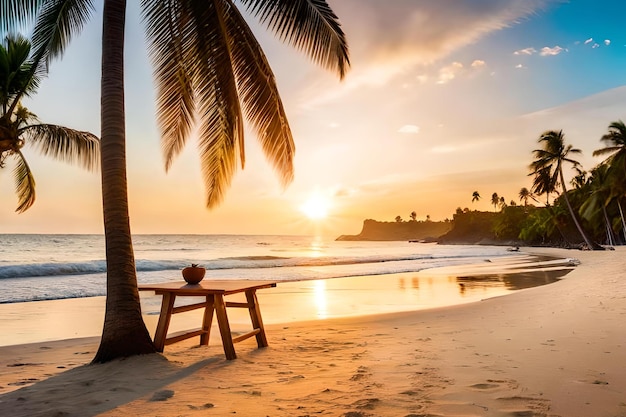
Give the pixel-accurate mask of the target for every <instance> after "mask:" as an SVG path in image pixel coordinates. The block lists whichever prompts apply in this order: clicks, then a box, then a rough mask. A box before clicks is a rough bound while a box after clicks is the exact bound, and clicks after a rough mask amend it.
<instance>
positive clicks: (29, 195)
mask: <svg viewBox="0 0 626 417" xmlns="http://www.w3.org/2000/svg"><path fill="white" fill-rule="evenodd" d="M13 156H15V158H16V159H17V163H16V165H15V168H14V169H13V179H14V181H15V191H16V192H17V199H18V206H17V209H15V211H16V212H18V213H23V212H25V211H26V210H28V209H29V208H30V207H31V206H32V205H33V204H34V203H35V178H34V177H33V173H32V172H31V170H30V167H29V166H28V163H27V162H26V159H24V155H23V154H22V152H21V151H19V150H17V151H14V153H13Z"/></svg>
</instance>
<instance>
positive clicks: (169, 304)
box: [154, 292, 176, 352]
mask: <svg viewBox="0 0 626 417" xmlns="http://www.w3.org/2000/svg"><path fill="white" fill-rule="evenodd" d="M175 300H176V295H174V294H172V293H169V292H166V293H163V301H162V302H161V314H160V315H159V323H158V324H157V328H156V332H155V333H154V345H155V347H156V349H157V352H163V349H164V348H165V339H166V337H167V329H168V328H169V327H170V319H171V318H172V310H173V309H174V301H175Z"/></svg>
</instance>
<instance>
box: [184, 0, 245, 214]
mask: <svg viewBox="0 0 626 417" xmlns="http://www.w3.org/2000/svg"><path fill="white" fill-rule="evenodd" d="M209 4H210V5H211V6H210V7H209V8H211V9H213V10H207V11H205V10H206V9H207V7H206V6H204V4H202V5H196V4H194V5H193V7H192V8H191V11H192V15H193V16H194V18H195V19H194V21H193V24H194V25H195V26H196V30H198V29H201V28H206V27H212V28H214V29H215V30H214V31H212V32H211V33H210V36H208V37H204V38H203V37H196V38H195V39H194V41H195V42H194V45H193V47H192V48H190V49H191V50H190V52H191V54H193V56H196V57H197V58H196V60H197V61H196V67H197V68H198V72H197V73H196V74H195V77H194V81H195V85H196V90H197V94H198V110H199V113H200V138H199V144H198V146H199V149H200V162H201V169H202V174H203V177H204V181H205V185H206V189H207V207H209V208H213V207H216V206H217V205H218V204H219V203H220V202H221V201H222V200H223V198H224V195H225V192H226V189H227V188H228V187H229V186H230V183H231V181H232V178H233V175H234V173H235V169H236V168H237V159H239V161H240V163H241V166H242V167H243V165H244V163H245V154H244V129H243V116H242V113H241V106H240V102H239V94H238V91H237V85H236V81H235V75H234V69H233V63H232V58H231V51H230V47H231V42H230V39H229V38H228V37H229V33H228V29H227V27H226V25H227V24H228V22H227V21H226V19H225V17H224V13H225V12H226V11H225V9H224V7H225V6H224V3H223V2H222V0H212V1H210V2H209ZM226 7H228V6H226ZM198 58H199V59H198ZM188 59H192V57H191V56H189V57H188Z"/></svg>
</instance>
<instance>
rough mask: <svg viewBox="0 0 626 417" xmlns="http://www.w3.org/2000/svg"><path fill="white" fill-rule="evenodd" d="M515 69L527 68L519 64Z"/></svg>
mask: <svg viewBox="0 0 626 417" xmlns="http://www.w3.org/2000/svg"><path fill="white" fill-rule="evenodd" d="M515 68H517V69H521V68H526V67H525V66H523V65H522V64H517V65H516V66H515Z"/></svg>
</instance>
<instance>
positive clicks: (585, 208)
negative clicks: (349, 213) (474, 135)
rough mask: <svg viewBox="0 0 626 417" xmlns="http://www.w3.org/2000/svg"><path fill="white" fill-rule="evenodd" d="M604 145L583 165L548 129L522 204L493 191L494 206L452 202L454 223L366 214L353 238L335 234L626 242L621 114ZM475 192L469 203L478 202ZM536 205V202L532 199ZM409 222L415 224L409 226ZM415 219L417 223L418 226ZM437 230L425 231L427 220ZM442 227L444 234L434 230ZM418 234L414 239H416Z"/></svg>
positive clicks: (625, 128) (582, 244)
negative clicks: (567, 168) (591, 163)
mask: <svg viewBox="0 0 626 417" xmlns="http://www.w3.org/2000/svg"><path fill="white" fill-rule="evenodd" d="M600 140H601V141H602V142H603V143H604V144H605V145H606V146H605V147H604V148H601V149H598V150H596V151H594V153H593V155H594V156H600V155H603V156H606V159H605V160H604V161H602V162H601V163H600V164H598V165H597V166H596V167H594V168H592V169H591V170H590V171H589V172H587V171H584V170H583V169H582V167H581V165H580V163H579V162H578V161H576V160H575V159H573V158H572V155H578V154H580V153H581V151H580V150H579V149H576V148H574V147H573V146H572V145H569V144H567V143H566V142H565V136H564V134H563V132H562V131H552V130H551V131H546V132H544V133H543V134H542V135H541V136H540V137H539V139H538V143H539V144H540V145H542V147H541V148H540V149H536V150H534V151H533V156H534V161H532V162H531V164H530V165H529V169H530V171H531V172H530V174H529V175H530V176H532V178H533V181H532V187H531V189H528V188H527V187H522V188H521V189H520V191H519V194H518V197H519V201H520V203H523V205H521V204H520V205H518V204H517V203H516V202H515V201H513V200H512V201H511V202H510V203H509V204H508V205H507V204H506V200H505V198H504V197H502V196H500V195H498V193H497V192H494V193H493V194H492V195H491V200H490V203H491V204H492V205H493V207H494V211H493V212H484V211H477V210H470V209H469V208H465V209H462V208H460V207H459V208H457V210H456V213H455V214H454V216H453V219H452V221H451V222H449V221H446V222H430V220H429V216H427V219H426V221H424V222H416V221H415V212H412V213H411V216H410V217H411V220H410V221H408V222H404V221H403V220H402V218H401V217H400V216H397V217H396V221H395V222H377V221H375V220H366V221H365V222H364V224H363V230H362V231H361V233H360V234H359V235H356V236H341V237H340V238H339V240H406V239H409V240H411V239H424V236H425V233H426V234H427V235H428V236H429V238H428V239H427V240H431V239H430V237H432V238H434V239H436V240H437V241H438V242H440V243H446V244H491V245H503V244H504V245H529V246H541V245H543V246H558V247H569V248H574V247H578V248H584V249H603V247H602V246H601V245H609V246H613V245H623V244H626V219H625V218H624V209H623V207H624V202H625V201H624V199H625V197H626V125H624V123H623V122H622V121H621V120H620V121H617V122H613V123H611V124H610V125H609V128H608V133H607V134H605V135H604V136H602V138H601V139H600ZM565 164H570V165H571V166H572V168H573V169H574V170H575V175H574V177H573V178H572V180H571V181H570V184H571V188H568V187H567V185H566V182H565V175H564V165H565ZM480 198H481V197H480V193H479V192H478V191H474V192H473V193H472V199H471V201H472V203H475V202H477V201H479V200H480ZM533 203H536V204H537V205H535V204H533ZM411 223H416V224H414V225H413V226H411ZM417 223H419V224H417ZM429 223H432V224H436V225H437V227H438V228H435V229H429V230H428V232H425V230H426V229H425V228H424V226H425V225H428V224H429ZM439 231H441V232H442V233H441V234H437V232H439ZM417 236H419V237H417Z"/></svg>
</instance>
